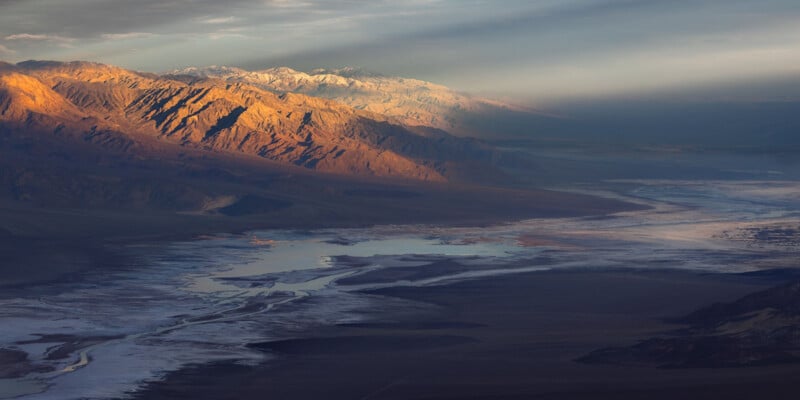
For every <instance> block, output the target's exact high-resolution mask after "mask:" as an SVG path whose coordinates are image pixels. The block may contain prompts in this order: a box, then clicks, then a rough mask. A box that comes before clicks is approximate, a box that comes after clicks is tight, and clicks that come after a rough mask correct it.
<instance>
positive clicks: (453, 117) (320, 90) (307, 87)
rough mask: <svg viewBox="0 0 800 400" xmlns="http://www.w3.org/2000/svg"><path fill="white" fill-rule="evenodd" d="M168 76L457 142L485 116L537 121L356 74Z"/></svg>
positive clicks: (279, 71) (475, 131) (412, 83)
mask: <svg viewBox="0 0 800 400" xmlns="http://www.w3.org/2000/svg"><path fill="white" fill-rule="evenodd" d="M171 74H175V75H188V76H193V77H203V78H216V79H221V80H224V81H226V82H230V83H248V84H251V85H253V86H257V87H259V88H261V89H264V90H268V91H271V92H275V93H302V94H306V95H309V96H315V97H322V98H326V99H331V100H336V101H337V102H340V103H342V104H346V105H349V106H351V107H353V108H355V109H358V110H365V111H371V112H374V113H378V114H381V115H384V116H386V117H387V118H389V120H390V121H393V122H396V123H400V124H404V125H410V126H429V127H435V128H439V129H442V130H445V131H448V132H450V133H452V134H455V135H459V136H484V135H485V134H486V133H487V132H485V131H483V130H482V129H480V128H476V126H475V124H474V123H473V122H474V120H476V119H480V118H481V117H483V116H488V115H497V114H502V113H512V114H523V115H525V114H531V115H536V112H535V111H534V110H531V109H528V108H525V107H520V106H517V105H513V104H509V103H503V102H500V101H496V100H491V99H486V98H481V97H476V96H471V95H468V94H465V93H460V92H457V91H454V90H452V89H450V88H447V87H445V86H442V85H438V84H435V83H431V82H426V81H421V80H417V79H410V78H401V77H388V76H381V75H378V74H373V73H369V72H366V71H363V70H360V69H356V68H342V69H333V70H326V69H317V70H314V71H311V72H310V73H305V72H300V71H295V70H293V69H291V68H286V67H278V68H269V69H264V70H259V71H246V70H243V69H240V68H234V67H225V66H210V67H201V68H198V67H189V68H184V69H179V70H175V71H172V72H171ZM492 133H494V132H492ZM498 133H502V132H498Z"/></svg>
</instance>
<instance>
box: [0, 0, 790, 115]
mask: <svg viewBox="0 0 800 400" xmlns="http://www.w3.org/2000/svg"><path fill="white" fill-rule="evenodd" d="M0 57H2V58H4V59H6V60H8V61H20V60H24V59H30V58H36V59H61V60H67V59H88V60H93V61H100V62H108V63H114V64H119V65H122V66H126V67H129V68H135V69H141V70H148V71H156V72H157V71H165V70H169V69H172V68H177V67H182V66H188V65H208V64H218V65H238V66H245V67H248V68H263V67H269V66H277V65H287V66H291V67H294V68H298V69H302V70H310V69H312V68H315V67H340V66H345V65H355V66H361V67H365V68H367V69H370V70H374V71H377V72H381V73H387V74H395V75H405V76H412V77H418V78H422V79H428V80H434V81H437V82H441V83H444V84H448V85H450V86H454V87H457V88H460V89H463V90H471V91H479V92H487V93H492V94H499V95H507V96H513V97H516V98H518V99H524V100H527V101H530V102H532V103H537V104H547V103H558V102H568V101H574V100H584V99H594V98H607V97H615V96H626V95H639V94H649V93H672V92H675V91H681V90H689V89H691V90H696V89H697V88H698V87H715V88H718V87H726V86H737V85H741V84H742V82H748V83H753V84H755V85H756V86H758V85H757V83H758V82H760V81H774V80H775V79H789V80H791V79H795V78H797V77H800V3H798V2H796V1H794V0H764V1H759V2H753V1H749V0H691V1H690V0H671V1H650V0H647V1H644V0H561V1H556V0H538V1H530V0H527V1H522V0H507V1H503V2H498V1H486V0H413V1H406V2H393V1H388V0H381V1H367V0H328V1H323V0H299V1H291V0H232V1H226V2H219V1H212V0H139V1H129V0H106V1H97V0H30V1H15V0H11V1H1V2H0ZM751 86H752V85H750V86H748V87H751ZM737 87H738V86H737ZM735 95H736V96H739V97H742V98H746V97H748V96H751V95H752V94H751V93H750V92H748V91H739V92H736V94H735Z"/></svg>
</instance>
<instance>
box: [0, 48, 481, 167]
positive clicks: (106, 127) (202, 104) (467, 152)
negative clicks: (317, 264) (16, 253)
mask: <svg viewBox="0 0 800 400" xmlns="http://www.w3.org/2000/svg"><path fill="white" fill-rule="evenodd" d="M0 128H2V131H3V132H4V134H11V133H13V134H16V135H20V134H31V133H32V132H39V133H40V134H41V133H50V134H55V135H56V136H57V137H58V138H59V140H76V141H82V142H90V143H92V144H96V145H99V146H105V147H107V148H113V149H116V150H121V151H125V152H129V153H130V152H133V153H136V152H137V151H140V152H143V151H147V149H148V148H149V147H148V143H154V142H157V143H159V144H164V143H168V144H171V145H178V146H184V147H191V148H195V149H203V150H209V151H212V152H218V153H219V152H224V153H233V154H243V155H247V156H257V157H261V158H263V159H268V160H272V161H275V162H278V163H282V164H288V165H294V166H300V167H304V168H307V169H312V170H318V171H322V172H330V173H336V174H342V175H359V176H379V177H394V178H402V179H413V180H426V181H445V180H448V178H449V177H451V176H461V177H463V176H466V175H468V174H465V173H464V172H463V171H464V169H463V168H462V167H464V166H469V165H472V166H473V167H472V169H473V170H474V169H475V168H474V166H475V165H476V164H480V163H482V162H485V163H486V164H487V165H488V163H489V162H490V161H491V158H492V157H493V150H492V149H491V148H490V147H488V146H484V145H482V144H480V143H479V142H477V141H475V140H472V139H464V138H457V137H454V136H451V135H449V134H447V133H446V132H444V131H442V130H439V129H436V128H435V127H421V126H407V125H403V124H401V122H400V121H398V120H397V119H394V118H391V117H387V116H384V115H381V114H379V113H375V112H371V111H367V110H359V109H356V108H353V107H351V106H349V105H346V104H341V103H339V102H336V101H332V100H328V99H323V98H317V97H311V96H307V95H304V94H297V93H282V94H277V93H274V92H272V91H269V90H265V89H263V88H261V87H257V86H254V85H251V84H249V83H248V82H242V81H235V82H234V81H230V80H225V81H224V80H220V79H215V78H213V77H212V78H197V77H188V76H186V75H183V76H179V75H165V76H159V75H155V74H146V73H139V72H134V71H129V70H125V69H122V68H118V67H114V66H109V65H103V64H96V63H88V62H68V63H61V62H45V61H27V62H22V63H19V64H16V65H13V64H3V66H1V67H0ZM467 169H469V168H467Z"/></svg>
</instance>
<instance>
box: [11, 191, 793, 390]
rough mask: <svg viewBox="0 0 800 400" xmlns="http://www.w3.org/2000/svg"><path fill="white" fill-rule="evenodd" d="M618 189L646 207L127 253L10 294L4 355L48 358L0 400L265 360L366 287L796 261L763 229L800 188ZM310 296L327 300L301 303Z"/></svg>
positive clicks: (343, 318)
mask: <svg viewBox="0 0 800 400" xmlns="http://www.w3.org/2000/svg"><path fill="white" fill-rule="evenodd" d="M614 185H615V187H616V188H617V190H616V191H615V192H608V191H600V192H599V193H601V194H602V195H605V196H612V197H620V198H624V199H625V200H628V201H634V202H638V203H641V204H645V205H648V206H650V207H651V208H650V209H648V210H644V211H636V212H627V213H619V214H616V215H611V216H606V217H592V218H561V219H536V220H527V221H520V222H517V223H513V224H507V225H502V226H494V227H485V228H442V227H431V226H382V227H375V228H370V229H348V230H317V231H304V232H297V231H263V232H252V233H250V234H247V235H241V236H233V235H220V236H216V237H210V238H206V239H203V240H196V241H191V242H182V243H174V244H170V245H164V246H137V247H131V248H129V249H128V251H130V252H131V253H132V254H136V255H137V256H138V259H139V260H141V262H140V264H141V265H132V266H130V268H128V269H126V270H117V271H114V272H111V273H109V272H98V273H95V274H93V275H91V276H87V277H85V279H84V280H83V281H81V282H78V283H69V284H62V285H57V286H52V287H47V288H38V289H35V290H33V291H31V292H30V293H27V294H25V295H20V296H19V297H14V298H6V299H2V300H0V318H1V319H2V326H3V329H2V330H0V348H7V349H17V350H22V351H24V352H26V353H27V354H28V357H29V359H30V363H31V364H32V365H34V366H37V367H39V368H37V370H38V372H30V373H28V374H27V375H25V376H24V377H22V378H15V379H2V380H0V398H10V397H15V396H19V395H27V396H24V397H25V398H31V399H78V398H81V399H83V398H88V399H101V398H109V397H124V396H125V395H126V393H129V392H131V391H135V390H136V389H137V388H138V387H140V386H141V384H142V383H143V382H145V381H147V380H150V379H158V377H160V376H161V375H163V373H165V372H167V371H171V370H175V369H178V368H180V367H182V366H185V365H188V364H193V363H205V362H211V361H216V360H235V361H236V362H240V363H257V362H262V361H264V357H265V355H264V353H262V352H258V351H254V350H252V349H250V348H249V347H247V346H246V345H247V344H248V343H252V342H263V341H265V340H270V339H278V338H286V337H291V336H292V335H294V334H296V333H297V332H300V331H303V330H305V329H309V328H311V327H314V326H320V325H327V324H333V323H342V322H353V321H354V320H356V319H357V318H360V315H361V314H360V313H359V312H358V311H359V310H363V309H366V308H368V307H369V305H370V299H369V297H368V296H363V295H361V294H360V293H359V291H360V290H363V289H369V288H377V287H386V286H396V285H441V284H446V283H448V282H453V281H457V280H462V279H479V278H480V277H483V276H490V275H497V274H508V273H519V272H523V271H536V270H543V269H551V268H607V267H614V268H681V269H691V270H699V271H710V272H718V273H730V272H741V271H749V270H755V269H759V268H768V267H771V266H774V265H781V264H782V263H784V264H785V261H786V260H792V259H796V257H797V251H798V249H799V248H800V247H798V246H795V245H793V244H792V243H793V242H792V241H793V240H795V241H796V240H797V238H796V237H795V238H794V239H792V238H788V239H786V240H784V241H782V243H772V242H770V241H764V240H760V239H759V238H760V237H762V236H763V235H759V234H758V233H759V232H762V233H763V232H764V231H765V230H767V231H768V230H769V229H773V228H775V227H787V226H788V227H795V228H800V213H798V210H800V200H798V199H800V196H798V195H797V194H798V193H800V185H798V184H797V183H794V182H777V181H776V182H697V181H624V182H615V183H614ZM581 190H582V191H585V192H592V193H598V190H599V189H597V188H592V187H584V188H581ZM781 232H783V231H781ZM794 243H795V244H796V242H794ZM388 271H393V272H391V273H389V272H388ZM308 298H314V299H319V301H313V302H309V301H300V300H302V299H308ZM43 369H47V371H44V370H43Z"/></svg>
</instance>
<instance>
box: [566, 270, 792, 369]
mask: <svg viewBox="0 0 800 400" xmlns="http://www.w3.org/2000/svg"><path fill="white" fill-rule="evenodd" d="M676 322H679V323H685V324H689V325H690V327H689V328H688V329H685V330H682V331H680V332H679V333H678V334H677V335H675V336H672V337H663V338H652V339H648V340H645V341H643V342H641V343H638V344H636V345H634V346H631V347H610V348H605V349H600V350H596V351H594V352H592V353H590V354H588V355H587V356H585V357H582V358H579V359H578V361H581V362H584V363H590V364H617V365H625V364H649V365H655V366H658V367H661V368H727V367H746V366H755V365H774V364H785V363H800V282H793V283H789V284H785V285H781V286H778V287H774V288H771V289H767V290H764V291H761V292H757V293H754V294H751V295H748V296H745V297H742V298H741V299H739V300H737V301H734V302H731V303H717V304H714V305H711V306H709V307H705V308H702V309H700V310H697V311H695V312H692V313H691V314H689V315H687V316H685V317H683V318H679V319H677V320H676Z"/></svg>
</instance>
